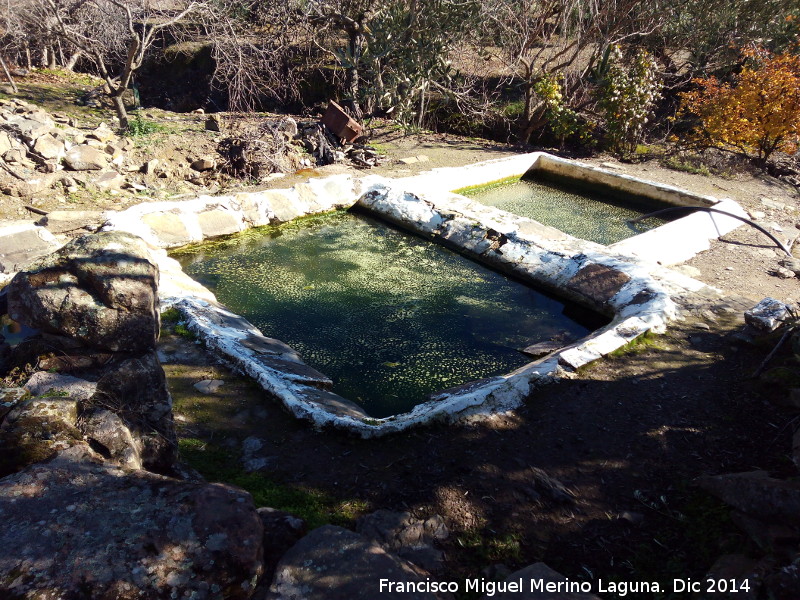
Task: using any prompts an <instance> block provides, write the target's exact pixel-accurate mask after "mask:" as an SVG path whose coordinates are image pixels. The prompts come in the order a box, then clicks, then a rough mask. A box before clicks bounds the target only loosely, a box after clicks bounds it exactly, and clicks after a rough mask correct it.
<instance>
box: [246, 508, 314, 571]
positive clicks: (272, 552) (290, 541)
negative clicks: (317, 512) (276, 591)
mask: <svg viewBox="0 0 800 600" xmlns="http://www.w3.org/2000/svg"><path fill="white" fill-rule="evenodd" d="M258 516H259V518H260V519H261V524H262V525H263V527H264V581H270V580H271V579H272V575H273V573H274V572H275V567H276V566H277V564H278V561H279V560H280V559H281V557H282V556H283V555H284V554H286V552H287V551H288V550H289V548H291V547H292V546H294V545H295V544H296V543H297V542H298V541H299V540H300V538H302V537H303V536H304V535H305V534H306V532H307V526H306V522H305V521H304V520H303V519H301V518H299V517H296V516H294V515H293V514H291V513H287V512H283V511H282V510H276V509H274V508H268V507H264V508H259V509H258Z"/></svg>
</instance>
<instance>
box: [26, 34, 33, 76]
mask: <svg viewBox="0 0 800 600" xmlns="http://www.w3.org/2000/svg"><path fill="white" fill-rule="evenodd" d="M25 66H26V67H27V68H28V71H31V70H33V62H32V61H31V47H30V45H28V42H27V41H26V42H25Z"/></svg>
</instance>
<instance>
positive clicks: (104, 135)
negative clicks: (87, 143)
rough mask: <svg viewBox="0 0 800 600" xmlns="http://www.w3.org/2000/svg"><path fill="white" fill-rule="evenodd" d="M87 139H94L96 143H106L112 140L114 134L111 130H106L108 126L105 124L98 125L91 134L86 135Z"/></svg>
mask: <svg viewBox="0 0 800 600" xmlns="http://www.w3.org/2000/svg"><path fill="white" fill-rule="evenodd" d="M86 137H87V138H91V139H95V140H97V141H98V142H104V143H105V142H108V141H109V140H113V139H114V138H115V137H116V135H115V134H114V132H113V131H111V129H109V128H108V125H106V124H105V123H100V125H99V126H98V127H97V128H95V129H94V130H92V132H91V133H88V134H86Z"/></svg>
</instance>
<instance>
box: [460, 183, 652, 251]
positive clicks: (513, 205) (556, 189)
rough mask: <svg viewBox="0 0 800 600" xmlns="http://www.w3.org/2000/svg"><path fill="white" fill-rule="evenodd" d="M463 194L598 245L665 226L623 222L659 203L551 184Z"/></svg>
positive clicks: (499, 187) (500, 187) (511, 185)
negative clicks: (619, 197)
mask: <svg viewBox="0 0 800 600" xmlns="http://www.w3.org/2000/svg"><path fill="white" fill-rule="evenodd" d="M465 195H466V196H469V197H470V198H473V199H475V200H477V201H478V202H481V203H483V204H487V205H489V206H496V207H497V208H500V209H502V210H505V211H508V212H510V213H513V214H515V215H519V216H521V217H528V218H529V219H534V220H535V221H539V222H540V223H544V224H545V225H550V226H551V227H555V228H556V229H560V230H561V231H563V232H565V233H568V234H570V235H573V236H575V237H578V238H581V239H584V240H590V241H592V242H597V243H598V244H606V245H608V244H613V243H615V242H619V241H621V240H624V239H626V238H629V237H631V236H634V235H637V234H639V233H642V232H644V231H647V230H649V229H653V228H655V227H658V226H659V225H663V224H664V223H665V221H664V220H662V219H658V218H650V219H646V220H645V221H643V222H641V223H637V224H636V225H630V224H628V223H627V222H626V221H627V220H628V219H635V218H636V217H639V216H641V215H643V214H647V213H648V212H652V211H655V210H658V209H660V208H664V207H665V205H662V204H660V203H655V204H653V205H651V206H646V205H642V206H636V205H634V204H633V203H631V202H623V201H620V200H615V199H613V198H610V197H608V196H600V195H593V194H589V193H583V192H576V191H574V190H568V189H566V188H565V187H563V186H561V185H557V184H555V183H550V182H547V183H544V182H539V181H533V180H528V179H523V180H519V181H515V182H513V183H504V184H502V185H496V186H488V187H485V188H478V189H475V190H471V191H468V192H466V193H465Z"/></svg>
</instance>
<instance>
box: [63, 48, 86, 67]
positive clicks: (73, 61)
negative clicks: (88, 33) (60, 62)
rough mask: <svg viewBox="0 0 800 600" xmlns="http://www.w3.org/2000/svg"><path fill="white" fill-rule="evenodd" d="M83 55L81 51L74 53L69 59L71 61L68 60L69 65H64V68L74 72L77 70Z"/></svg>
mask: <svg viewBox="0 0 800 600" xmlns="http://www.w3.org/2000/svg"><path fill="white" fill-rule="evenodd" d="M82 54H83V52H81V51H80V50H78V51H77V52H73V53H72V56H70V57H69V60H67V63H66V64H65V65H64V68H65V69H66V70H67V71H72V70H74V69H75V65H77V64H78V60H79V59H80V57H81V55H82Z"/></svg>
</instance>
